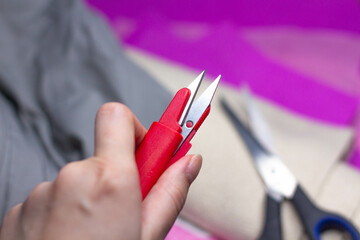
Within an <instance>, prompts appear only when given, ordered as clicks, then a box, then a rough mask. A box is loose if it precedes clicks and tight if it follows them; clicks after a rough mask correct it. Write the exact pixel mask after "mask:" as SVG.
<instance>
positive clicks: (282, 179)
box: [221, 99, 297, 201]
mask: <svg viewBox="0 0 360 240" xmlns="http://www.w3.org/2000/svg"><path fill="white" fill-rule="evenodd" d="M221 104H222V107H223V109H224V110H225V112H226V113H227V115H228V116H229V118H230V120H231V122H232V123H233V125H234V127H235V129H236V130H237V132H238V133H239V134H240V136H241V137H242V139H243V140H244V143H245V144H246V147H247V148H248V150H249V152H250V155H251V157H252V159H253V160H254V163H255V166H256V169H257V170H258V172H259V175H260V176H261V178H262V180H263V182H264V183H265V186H266V188H267V192H268V193H269V195H270V196H272V198H274V199H275V200H277V201H281V200H282V198H283V197H285V198H291V197H292V196H293V195H294V193H295V190H296V186H297V181H296V179H295V177H294V175H293V174H292V173H291V172H290V171H289V170H288V168H287V167H286V166H285V165H284V164H283V163H282V161H281V160H280V159H279V158H278V157H277V156H276V155H274V154H272V153H271V152H269V151H268V150H267V149H266V148H264V146H263V145H262V143H261V142H259V140H258V139H257V138H256V136H254V134H253V133H252V132H250V131H249V130H248V129H247V128H246V127H245V125H244V123H243V122H242V121H241V120H240V119H239V118H238V117H237V116H236V114H235V113H234V112H233V111H232V110H231V108H230V106H229V105H228V104H227V103H226V101H225V100H223V99H222V100H221Z"/></svg>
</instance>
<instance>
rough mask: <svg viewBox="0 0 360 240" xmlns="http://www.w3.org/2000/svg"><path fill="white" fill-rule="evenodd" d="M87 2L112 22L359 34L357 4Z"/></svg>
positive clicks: (305, 0) (335, 0) (329, 0)
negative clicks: (146, 19)
mask: <svg viewBox="0 0 360 240" xmlns="http://www.w3.org/2000/svg"><path fill="white" fill-rule="evenodd" d="M87 1H88V2H89V3H91V4H92V5H93V6H96V7H97V8H99V9H102V10H103V11H104V12H106V14H107V16H108V17H109V18H110V19H111V20H115V19H117V18H118V16H123V17H127V18H132V19H139V18H142V17H143V16H146V15H156V14H157V15H159V16H163V17H164V18H165V19H167V20H169V21H191V22H193V21H196V22H206V23H219V22H224V21H228V22H232V23H234V24H235V25H237V26H274V25H293V26H298V27H302V28H333V29H340V30H348V31H355V32H360V24H359V22H360V8H359V1H358V0H341V1H339V0H317V1H313V0H301V1H300V0H297V1H296V0H295V1H289V0H276V1H269V0H251V1H244V0H208V1H191V0H183V1H174V0H160V1H147V0H138V1H127V2H126V4H124V2H122V1H118V0H87Z"/></svg>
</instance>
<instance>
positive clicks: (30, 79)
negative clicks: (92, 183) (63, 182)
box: [0, 0, 171, 219]
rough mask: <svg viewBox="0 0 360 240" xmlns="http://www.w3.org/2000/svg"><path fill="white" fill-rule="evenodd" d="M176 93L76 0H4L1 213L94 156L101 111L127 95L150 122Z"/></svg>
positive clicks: (0, 27) (0, 21)
mask: <svg viewBox="0 0 360 240" xmlns="http://www.w3.org/2000/svg"><path fill="white" fill-rule="evenodd" d="M170 99H171V96H170V95H169V93H168V92H167V91H166V90H164V89H163V88H162V87H161V86H160V85H159V84H158V83H157V82H156V81H155V80H154V79H152V78H151V77H150V76H149V75H148V74H147V73H146V72H144V71H143V70H141V69H140V68H139V67H137V66H136V65H135V64H134V63H133V62H131V61H130V60H129V59H128V58H127V57H126V56H125V55H124V52H123V51H122V49H121V48H120V47H119V43H118V42H117V40H116V39H115V38H114V37H113V35H112V34H111V31H110V30H109V28H108V26H107V25H106V23H105V22H104V21H103V20H102V19H101V18H100V17H98V15H97V14H94V13H93V12H92V11H90V10H89V9H88V8H87V7H86V6H84V3H83V2H82V1H77V0H33V1H30V0H27V1H25V0H1V1H0V211H1V212H0V214H1V216H0V217H1V219H2V218H3V217H4V214H5V213H6V212H7V211H8V210H9V208H11V207H12V206H13V205H15V204H16V203H19V202H22V201H23V200H24V199H25V197H26V196H27V194H28V193H29V192H30V191H31V189H32V188H33V187H34V186H35V185H36V184H38V183H39V182H41V181H48V180H53V179H54V177H55V176H56V173H57V171H58V170H59V169H60V168H61V166H63V165H64V164H66V163H67V162H70V161H75V160H80V159H83V158H86V157H88V156H91V154H92V152H93V141H94V140H93V128H94V118H95V114H96V111H97V109H98V108H99V106H100V105H101V104H103V103H105V102H109V101H119V102H122V103H125V104H126V105H128V106H129V107H130V109H131V110H132V111H133V112H134V113H135V114H136V115H137V116H138V118H139V119H140V121H141V122H142V123H143V124H144V125H145V126H146V127H149V125H150V124H151V122H152V121H154V120H156V119H158V118H159V117H160V116H161V113H162V112H163V111H164V109H165V108H166V106H167V104H168V103H169V101H170Z"/></svg>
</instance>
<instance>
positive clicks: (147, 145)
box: [135, 122, 182, 199]
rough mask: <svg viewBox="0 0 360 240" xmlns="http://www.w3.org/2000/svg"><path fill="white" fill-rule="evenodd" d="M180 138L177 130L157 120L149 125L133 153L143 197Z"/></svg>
mask: <svg viewBox="0 0 360 240" xmlns="http://www.w3.org/2000/svg"><path fill="white" fill-rule="evenodd" d="M181 140H182V136H181V134H180V133H179V132H177V131H174V130H173V129H171V128H169V127H167V126H165V125H163V124H161V123H158V122H154V123H153V124H152V125H151V127H150V129H149V131H148V132H147V134H146V135H145V138H144V140H143V141H142V143H141V144H140V146H139V148H138V149H137V150H136V153H135V157H136V164H137V167H138V171H139V177H140V186H141V193H142V196H143V199H144V198H145V197H146V195H147V194H148V193H149V191H150V190H151V188H152V187H153V186H154V185H155V183H156V182H157V180H158V179H159V178H160V176H161V174H162V173H163V172H164V171H165V169H166V166H167V165H168V163H169V160H170V159H171V157H172V155H173V154H174V152H175V150H176V149H177V147H178V146H179V144H180V142H181Z"/></svg>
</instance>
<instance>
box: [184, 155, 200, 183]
mask: <svg viewBox="0 0 360 240" xmlns="http://www.w3.org/2000/svg"><path fill="white" fill-rule="evenodd" d="M201 164H202V157H201V155H199V154H196V155H193V156H192V158H191V159H190V160H189V162H188V165H187V166H186V170H185V176H186V178H187V180H188V181H189V183H190V184H191V183H192V182H193V181H194V180H195V178H196V177H197V175H198V174H199V172H200V168H201Z"/></svg>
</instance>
